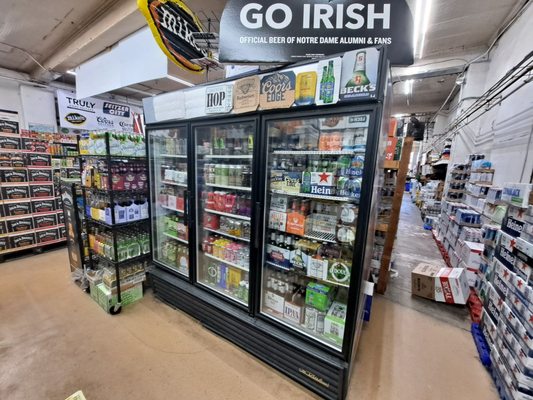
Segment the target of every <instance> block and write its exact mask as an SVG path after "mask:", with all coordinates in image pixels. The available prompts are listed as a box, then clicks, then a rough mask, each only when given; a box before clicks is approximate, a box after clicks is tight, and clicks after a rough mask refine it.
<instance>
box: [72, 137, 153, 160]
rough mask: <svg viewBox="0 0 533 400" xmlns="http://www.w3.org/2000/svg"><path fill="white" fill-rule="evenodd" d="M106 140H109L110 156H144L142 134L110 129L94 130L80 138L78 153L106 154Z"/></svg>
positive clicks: (144, 149) (144, 148)
mask: <svg viewBox="0 0 533 400" xmlns="http://www.w3.org/2000/svg"><path fill="white" fill-rule="evenodd" d="M106 141H109V154H110V155H112V156H127V157H145V156H146V147H145V146H146V145H145V141H144V136H142V135H138V134H129V133H123V132H110V131H95V132H91V133H90V134H89V135H85V136H83V137H82V138H80V140H79V148H80V154H81V155H106V154H107V153H106V152H107V144H106Z"/></svg>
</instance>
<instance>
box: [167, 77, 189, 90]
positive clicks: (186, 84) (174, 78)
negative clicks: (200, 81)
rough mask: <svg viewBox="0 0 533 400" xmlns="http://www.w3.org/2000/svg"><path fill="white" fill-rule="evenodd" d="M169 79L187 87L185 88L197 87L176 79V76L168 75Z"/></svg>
mask: <svg viewBox="0 0 533 400" xmlns="http://www.w3.org/2000/svg"><path fill="white" fill-rule="evenodd" d="M167 78H168V79H170V80H171V81H174V82H178V83H181V84H182V85H185V86H189V87H193V86H195V84H194V83H191V82H189V81H186V80H184V79H180V78H176V77H175V76H172V75H167Z"/></svg>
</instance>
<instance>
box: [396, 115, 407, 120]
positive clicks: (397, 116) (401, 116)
mask: <svg viewBox="0 0 533 400" xmlns="http://www.w3.org/2000/svg"><path fill="white" fill-rule="evenodd" d="M406 116H407V114H395V115H393V117H394V118H396V119H402V118H403V117H406Z"/></svg>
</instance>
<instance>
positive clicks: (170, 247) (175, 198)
mask: <svg viewBox="0 0 533 400" xmlns="http://www.w3.org/2000/svg"><path fill="white" fill-rule="evenodd" d="M148 135H149V139H150V147H151V149H150V174H151V177H152V182H151V187H152V203H153V204H152V213H153V215H152V243H153V257H154V261H156V262H158V263H159V264H160V265H163V266H165V267H167V268H169V269H170V270H172V271H175V272H178V273H179V274H181V275H184V276H187V277H188V276H189V241H188V240H189V235H188V231H189V228H188V227H189V218H188V215H187V211H188V210H187V206H186V205H187V197H188V191H187V187H188V185H187V182H188V181H187V128H186V127H179V128H170V129H158V130H151V131H149V132H148Z"/></svg>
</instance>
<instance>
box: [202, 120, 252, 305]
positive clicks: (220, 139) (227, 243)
mask: <svg viewBox="0 0 533 400" xmlns="http://www.w3.org/2000/svg"><path fill="white" fill-rule="evenodd" d="M255 130H256V122H255V121H249V122H239V123H225V124H218V125H204V126H196V127H193V132H194V135H195V138H196V184H197V199H198V205H197V221H198V222H197V224H198V227H197V230H196V232H197V246H198V257H197V281H198V283H200V284H201V285H203V286H206V287H208V288H210V289H212V290H214V291H216V292H218V293H220V294H222V295H224V296H225V297H228V298H230V299H232V300H234V301H236V302H238V303H240V304H243V305H247V304H248V298H249V296H248V293H249V271H250V236H251V216H252V215H251V214H252V161H253V150H254V136H255Z"/></svg>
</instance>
